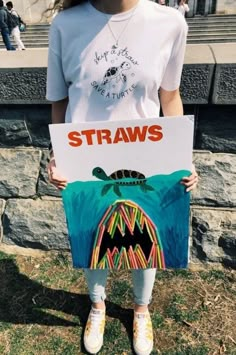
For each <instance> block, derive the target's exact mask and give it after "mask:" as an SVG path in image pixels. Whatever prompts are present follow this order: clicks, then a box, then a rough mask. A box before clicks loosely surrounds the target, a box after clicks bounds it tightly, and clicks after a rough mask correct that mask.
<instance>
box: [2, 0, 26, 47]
mask: <svg viewBox="0 0 236 355" xmlns="http://www.w3.org/2000/svg"><path fill="white" fill-rule="evenodd" d="M6 7H7V9H8V11H9V12H10V13H11V15H12V16H14V17H15V18H16V23H17V25H16V26H15V27H13V29H12V31H11V34H12V36H13V37H14V40H15V42H16V45H17V47H18V50H25V46H24V43H23V42H22V40H21V38H20V28H19V27H20V17H19V15H18V13H17V12H16V10H15V9H14V8H13V3H12V2H11V1H8V2H7V3H6Z"/></svg>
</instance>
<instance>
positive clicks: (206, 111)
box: [195, 105, 236, 153]
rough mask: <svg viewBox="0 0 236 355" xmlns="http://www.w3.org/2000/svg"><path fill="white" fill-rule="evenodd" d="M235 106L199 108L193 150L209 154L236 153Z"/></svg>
mask: <svg viewBox="0 0 236 355" xmlns="http://www.w3.org/2000/svg"><path fill="white" fill-rule="evenodd" d="M235 112H236V105H211V106H202V107H200V108H199V112H198V116H197V118H198V120H197V129H196V131H195V132H196V139H195V148H196V149H202V150H209V151H211V152H221V153H223V152H224V153H235V152H236V124H235Z"/></svg>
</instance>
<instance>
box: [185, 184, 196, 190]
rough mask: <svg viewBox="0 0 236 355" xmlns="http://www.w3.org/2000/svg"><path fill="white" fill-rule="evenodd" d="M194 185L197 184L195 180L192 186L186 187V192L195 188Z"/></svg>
mask: <svg viewBox="0 0 236 355" xmlns="http://www.w3.org/2000/svg"><path fill="white" fill-rule="evenodd" d="M196 186H197V182H195V183H194V184H193V185H192V186H190V187H188V188H187V189H186V192H189V191H192V190H193V189H195V188H196Z"/></svg>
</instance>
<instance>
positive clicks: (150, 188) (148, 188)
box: [140, 184, 154, 192]
mask: <svg viewBox="0 0 236 355" xmlns="http://www.w3.org/2000/svg"><path fill="white" fill-rule="evenodd" d="M140 187H141V190H142V191H143V192H147V191H154V188H153V187H152V186H150V185H147V184H143V185H140Z"/></svg>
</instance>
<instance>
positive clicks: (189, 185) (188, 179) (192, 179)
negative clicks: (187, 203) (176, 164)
mask: <svg viewBox="0 0 236 355" xmlns="http://www.w3.org/2000/svg"><path fill="white" fill-rule="evenodd" d="M198 180H199V177H198V173H197V172H196V170H195V166H194V165H192V174H191V175H190V176H184V177H183V178H182V179H181V181H180V183H181V184H182V185H185V186H186V192H189V191H191V190H193V189H195V187H196V186H197V183H198Z"/></svg>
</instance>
